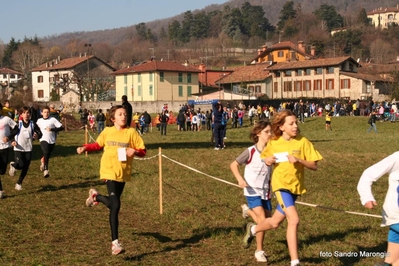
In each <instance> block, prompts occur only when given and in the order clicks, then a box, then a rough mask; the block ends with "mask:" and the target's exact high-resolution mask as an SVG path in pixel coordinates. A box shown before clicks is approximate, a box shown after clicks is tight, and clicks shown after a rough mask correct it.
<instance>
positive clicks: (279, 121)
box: [244, 110, 323, 266]
mask: <svg viewBox="0 0 399 266" xmlns="http://www.w3.org/2000/svg"><path fill="white" fill-rule="evenodd" d="M272 132H273V137H272V140H271V141H270V142H269V143H268V144H267V145H266V147H265V149H264V150H263V152H262V154H261V157H262V158H265V159H264V161H265V163H266V164H267V165H274V169H273V174H272V190H273V192H274V194H275V195H276V198H277V202H278V205H277V207H276V211H275V212H274V214H273V216H272V217H270V218H266V219H264V220H263V221H262V222H260V223H259V224H258V225H255V224H254V223H248V224H247V228H246V234H245V237H244V242H250V241H251V240H252V238H253V237H254V236H255V234H256V233H257V232H262V231H266V230H270V229H275V228H277V227H278V226H279V225H280V224H281V223H282V222H283V221H284V220H285V218H287V221H288V226H287V244H288V249H289V253H290V257H291V265H292V266H294V265H299V259H298V235H297V234H298V224H299V216H298V212H297V210H296V208H295V201H296V198H297V197H298V196H300V195H302V194H304V193H305V192H306V189H305V185H304V169H305V168H308V169H311V170H316V169H317V162H318V161H320V160H321V159H323V157H322V156H321V155H320V154H319V152H318V151H317V150H315V149H314V147H313V144H312V143H311V142H310V141H309V140H308V139H307V138H305V137H302V136H301V135H299V128H298V124H297V119H296V116H295V114H294V113H293V112H291V111H290V110H283V111H281V112H279V113H277V114H276V115H275V117H274V119H273V122H272Z"/></svg>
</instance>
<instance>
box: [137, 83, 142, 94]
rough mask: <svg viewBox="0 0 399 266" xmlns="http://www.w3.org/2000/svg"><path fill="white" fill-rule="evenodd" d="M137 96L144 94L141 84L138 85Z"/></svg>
mask: <svg viewBox="0 0 399 266" xmlns="http://www.w3.org/2000/svg"><path fill="white" fill-rule="evenodd" d="M137 96H143V95H142V91H141V85H138V86H137Z"/></svg>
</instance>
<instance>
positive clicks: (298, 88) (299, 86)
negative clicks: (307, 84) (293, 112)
mask: <svg viewBox="0 0 399 266" xmlns="http://www.w3.org/2000/svg"><path fill="white" fill-rule="evenodd" d="M301 90H302V81H295V82H294V91H301Z"/></svg>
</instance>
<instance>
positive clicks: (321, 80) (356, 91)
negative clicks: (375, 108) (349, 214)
mask: <svg viewBox="0 0 399 266" xmlns="http://www.w3.org/2000/svg"><path fill="white" fill-rule="evenodd" d="M360 68H361V65H360V64H359V63H358V62H357V61H355V60H354V59H353V58H351V57H350V56H346V57H334V58H323V59H313V60H305V61H295V62H285V63H278V64H275V65H272V66H270V67H268V68H267V70H268V71H270V74H271V83H272V87H273V89H272V90H271V93H270V94H269V93H268V94H267V95H268V96H269V98H270V99H294V98H302V97H307V98H339V99H361V100H362V99H363V100H365V99H369V98H373V99H374V100H381V99H385V98H387V97H388V95H387V94H386V92H387V89H386V86H387V85H388V83H387V82H388V81H389V80H388V79H384V78H382V77H378V76H377V75H375V74H374V75H373V74H365V73H359V71H358V70H359V69H360Z"/></svg>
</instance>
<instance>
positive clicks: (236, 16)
mask: <svg viewBox="0 0 399 266" xmlns="http://www.w3.org/2000/svg"><path fill="white" fill-rule="evenodd" d="M222 25H223V31H224V32H225V33H226V34H227V36H229V37H230V38H232V39H236V38H237V37H238V36H237V35H238V33H241V26H242V14H241V11H240V9H238V8H233V9H230V8H229V7H226V8H225V9H224V11H223V19H222Z"/></svg>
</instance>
